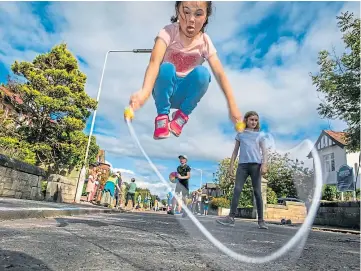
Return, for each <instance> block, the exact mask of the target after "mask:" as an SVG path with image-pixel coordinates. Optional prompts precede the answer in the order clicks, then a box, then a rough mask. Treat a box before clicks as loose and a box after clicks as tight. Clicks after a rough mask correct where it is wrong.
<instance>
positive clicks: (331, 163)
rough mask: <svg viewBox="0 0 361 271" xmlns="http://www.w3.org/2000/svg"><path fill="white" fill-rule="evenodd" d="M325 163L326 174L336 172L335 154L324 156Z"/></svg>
mask: <svg viewBox="0 0 361 271" xmlns="http://www.w3.org/2000/svg"><path fill="white" fill-rule="evenodd" d="M323 162H324V165H325V171H326V172H332V171H335V155H334V154H333V153H330V154H326V155H324V156H323Z"/></svg>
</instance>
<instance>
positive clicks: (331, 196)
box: [322, 184, 337, 201]
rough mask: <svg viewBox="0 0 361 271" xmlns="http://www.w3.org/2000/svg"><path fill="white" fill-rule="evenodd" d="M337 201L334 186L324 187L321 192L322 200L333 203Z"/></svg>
mask: <svg viewBox="0 0 361 271" xmlns="http://www.w3.org/2000/svg"><path fill="white" fill-rule="evenodd" d="M335 199H337V188H336V186H335V185H327V184H326V185H324V186H323V191H322V200H328V201H333V200H335Z"/></svg>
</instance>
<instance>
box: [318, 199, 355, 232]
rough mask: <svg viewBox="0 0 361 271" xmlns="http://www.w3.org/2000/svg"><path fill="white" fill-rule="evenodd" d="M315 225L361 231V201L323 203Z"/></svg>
mask: <svg viewBox="0 0 361 271" xmlns="http://www.w3.org/2000/svg"><path fill="white" fill-rule="evenodd" d="M314 224H316V225H327V226H336V227H347V228H354V229H360V201H349V202H347V201H346V202H321V203H320V207H319V209H318V212H317V215H316V218H315V222H314Z"/></svg>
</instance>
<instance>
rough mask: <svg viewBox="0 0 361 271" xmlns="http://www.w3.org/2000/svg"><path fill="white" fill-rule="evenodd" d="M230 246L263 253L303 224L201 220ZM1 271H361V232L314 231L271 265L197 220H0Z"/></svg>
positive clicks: (130, 216)
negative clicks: (249, 259)
mask: <svg viewBox="0 0 361 271" xmlns="http://www.w3.org/2000/svg"><path fill="white" fill-rule="evenodd" d="M198 219H199V220H200V221H201V223H202V224H203V225H204V226H205V227H206V228H207V229H208V230H209V231H210V232H211V233H212V234H213V235H214V236H215V237H216V238H217V239H219V240H220V241H221V242H222V243H224V244H225V245H226V246H227V247H229V248H230V249H232V250H234V251H237V252H239V253H243V254H246V255H250V256H262V255H266V254H269V253H271V252H273V251H275V250H276V249H278V248H280V247H281V246H282V245H283V244H284V243H285V242H287V240H289V239H290V238H291V237H292V236H293V235H294V234H295V233H296V231H297V228H295V227H289V226H281V225H269V230H267V231H265V230H260V229H258V227H257V225H256V223H254V222H242V221H237V224H236V226H235V227H234V228H227V227H224V226H222V225H218V224H216V222H215V218H214V217H198ZM0 237H1V238H0V270H11V271H14V270H97V271H99V270H102V271H105V270H126V271H131V270H172V271H173V270H187V271H188V270H227V271H228V270H262V271H264V270H266V269H265V268H267V269H268V268H270V269H271V270H360V250H359V249H360V236H358V235H351V234H342V233H330V232H315V231H313V232H311V233H310V234H309V236H308V238H307V240H306V242H300V243H299V246H298V248H295V249H294V250H293V251H289V253H287V255H285V256H284V257H282V258H280V259H278V260H276V261H274V262H271V263H265V264H257V265H256V264H246V263H242V262H238V261H236V260H234V259H231V258H230V257H228V256H226V255H224V254H223V253H222V252H220V251H219V250H218V249H216V248H215V247H214V246H213V245H212V244H211V243H210V242H209V241H207V240H206V239H205V237H204V236H203V235H202V234H201V233H200V232H199V231H198V230H197V229H196V228H195V226H194V225H193V223H192V222H191V221H190V220H189V218H178V217H175V216H171V215H164V214H150V213H121V214H97V215H84V216H75V217H64V218H48V219H24V220H13V221H3V222H1V224H0Z"/></svg>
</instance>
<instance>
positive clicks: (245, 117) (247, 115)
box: [244, 111, 261, 131]
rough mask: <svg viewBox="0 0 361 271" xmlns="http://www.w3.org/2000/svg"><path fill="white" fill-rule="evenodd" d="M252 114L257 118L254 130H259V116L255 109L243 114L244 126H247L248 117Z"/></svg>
mask: <svg viewBox="0 0 361 271" xmlns="http://www.w3.org/2000/svg"><path fill="white" fill-rule="evenodd" d="M252 116H257V118H258V122H257V126H256V127H255V128H254V130H256V131H259V130H260V129H261V126H260V124H259V116H258V113H257V112H256V111H248V112H247V113H246V115H244V123H245V124H246V128H247V121H248V118H249V117H252Z"/></svg>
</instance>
